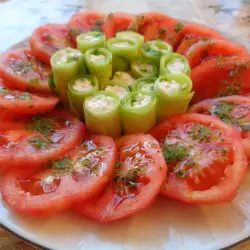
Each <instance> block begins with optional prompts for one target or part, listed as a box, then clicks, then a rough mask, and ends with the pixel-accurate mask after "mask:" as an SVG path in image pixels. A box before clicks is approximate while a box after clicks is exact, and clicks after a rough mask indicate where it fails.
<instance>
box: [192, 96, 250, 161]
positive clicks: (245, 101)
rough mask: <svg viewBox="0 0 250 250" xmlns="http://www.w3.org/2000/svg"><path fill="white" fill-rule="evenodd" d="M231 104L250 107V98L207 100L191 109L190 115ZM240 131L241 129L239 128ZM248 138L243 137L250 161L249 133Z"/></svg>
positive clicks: (234, 97) (237, 97) (231, 97)
mask: <svg viewBox="0 0 250 250" xmlns="http://www.w3.org/2000/svg"><path fill="white" fill-rule="evenodd" d="M221 102H223V103H229V104H245V105H248V106H249V107H250V98H249V97H246V96H237V95H232V96H226V97H220V98H214V99H207V100H204V101H201V102H198V103H196V104H194V105H193V106H191V107H190V109H189V112H190V113H208V110H209V108H210V107H211V106H213V105H215V104H217V103H221ZM210 115H211V114H210ZM237 129H239V130H240V128H237ZM246 134H247V137H246V138H243V137H242V144H243V147H244V150H245V153H246V155H247V158H248V159H250V134H249V132H248V133H246Z"/></svg>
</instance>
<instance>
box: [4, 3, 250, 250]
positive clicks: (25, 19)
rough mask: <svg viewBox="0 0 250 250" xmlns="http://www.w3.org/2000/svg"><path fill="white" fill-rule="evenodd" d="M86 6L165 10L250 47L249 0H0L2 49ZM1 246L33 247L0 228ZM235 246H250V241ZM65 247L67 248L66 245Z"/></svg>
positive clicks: (8, 249)
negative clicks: (41, 26)
mask: <svg viewBox="0 0 250 250" xmlns="http://www.w3.org/2000/svg"><path fill="white" fill-rule="evenodd" d="M84 9H100V10H102V11H106V12H111V11H126V12H132V13H138V12H143V11H149V10H151V11H164V12H165V13H167V14H169V15H171V16H174V17H176V18H181V19H185V20H190V21H195V22H200V23H203V24H206V25H208V26H211V27H216V28H217V29H218V30H220V31H222V32H224V33H225V32H226V33H229V34H230V35H231V36H233V37H235V38H236V39H238V40H239V41H240V42H241V43H242V44H244V45H245V46H247V47H248V48H249V49H250V28H249V27H250V0H23V1H21V0H0V13H1V15H0V31H1V32H0V52H2V51H4V50H5V49H7V48H8V47H10V46H11V45H13V44H15V43H17V42H19V41H21V40H23V39H24V38H25V37H28V36H29V35H30V34H31V32H32V30H33V29H34V28H35V27H37V26H39V25H42V24H45V23H64V22H66V21H67V20H68V19H69V18H70V16H71V15H72V14H73V13H75V12H78V11H80V10H84ZM0 249H4V250H34V249H36V248H33V247H31V246H29V245H27V244H25V243H23V242H21V241H20V240H19V239H17V238H15V237H14V236H12V235H11V234H9V233H7V232H6V231H4V230H2V229H0ZM232 249H241V250H247V249H249V250H250V241H247V242H244V243H242V244H240V245H237V246H236V247H234V248H232ZM64 250H66V249H64Z"/></svg>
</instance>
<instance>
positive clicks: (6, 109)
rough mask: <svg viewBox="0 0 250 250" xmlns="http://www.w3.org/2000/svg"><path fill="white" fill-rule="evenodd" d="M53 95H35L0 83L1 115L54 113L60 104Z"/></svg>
mask: <svg viewBox="0 0 250 250" xmlns="http://www.w3.org/2000/svg"><path fill="white" fill-rule="evenodd" d="M59 101H60V100H59V98H58V97H56V96H53V95H41V94H34V93H29V92H24V91H19V90H13V89H10V88H7V87H6V86H5V85H4V83H1V82H0V114H1V115H3V114H6V117H8V115H9V114H10V113H12V114H13V113H15V114H17V115H18V114H24V115H34V114H38V113H45V112H50V111H52V110H53V109H54V108H55V106H56V105H57V104H58V102H59Z"/></svg>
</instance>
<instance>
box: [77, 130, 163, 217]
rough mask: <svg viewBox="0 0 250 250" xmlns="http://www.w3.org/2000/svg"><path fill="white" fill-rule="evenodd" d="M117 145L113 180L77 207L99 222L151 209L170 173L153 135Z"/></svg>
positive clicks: (134, 137) (132, 137) (131, 137)
mask: <svg viewBox="0 0 250 250" xmlns="http://www.w3.org/2000/svg"><path fill="white" fill-rule="evenodd" d="M116 146H117V151H118V159H117V162H116V167H115V174H114V177H113V180H112V179H111V180H110V182H109V184H108V185H107V187H106V188H105V189H104V190H103V191H102V192H101V193H100V194H98V195H97V196H95V197H93V198H92V199H90V200H89V201H85V202H83V203H80V204H76V206H75V210H76V211H77V212H79V213H81V214H84V215H85V216H87V217H89V218H91V219H94V220H97V221H100V222H110V221H114V220H118V219H121V218H124V217H127V216H130V215H132V214H134V213H136V212H139V211H141V210H142V209H145V208H146V207H148V206H149V205H150V204H151V203H152V201H153V200H154V199H155V197H156V196H157V195H158V193H159V191H160V188H161V186H162V184H163V181H164V179H165V175H166V171H167V166H166V164H165V161H164V158H163V156H162V154H161V150H160V146H159V144H158V142H157V141H156V140H155V139H154V138H153V137H152V136H150V135H144V134H134V135H127V136H124V137H122V138H120V139H118V140H117V142H116Z"/></svg>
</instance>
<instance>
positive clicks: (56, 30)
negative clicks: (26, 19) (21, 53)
mask: <svg viewBox="0 0 250 250" xmlns="http://www.w3.org/2000/svg"><path fill="white" fill-rule="evenodd" d="M67 47H71V48H75V44H74V43H73V42H72V40H71V37H70V36H69V32H68V28H67V26H66V25H63V24H46V25H43V26H40V27H38V28H37V29H35V30H34V32H33V34H32V36H31V38H30V48H31V53H32V55H34V56H35V57H36V58H37V59H39V60H40V61H41V62H44V63H47V64H50V58H51V56H52V55H53V54H54V53H55V52H56V51H58V50H60V49H64V48H67Z"/></svg>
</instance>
